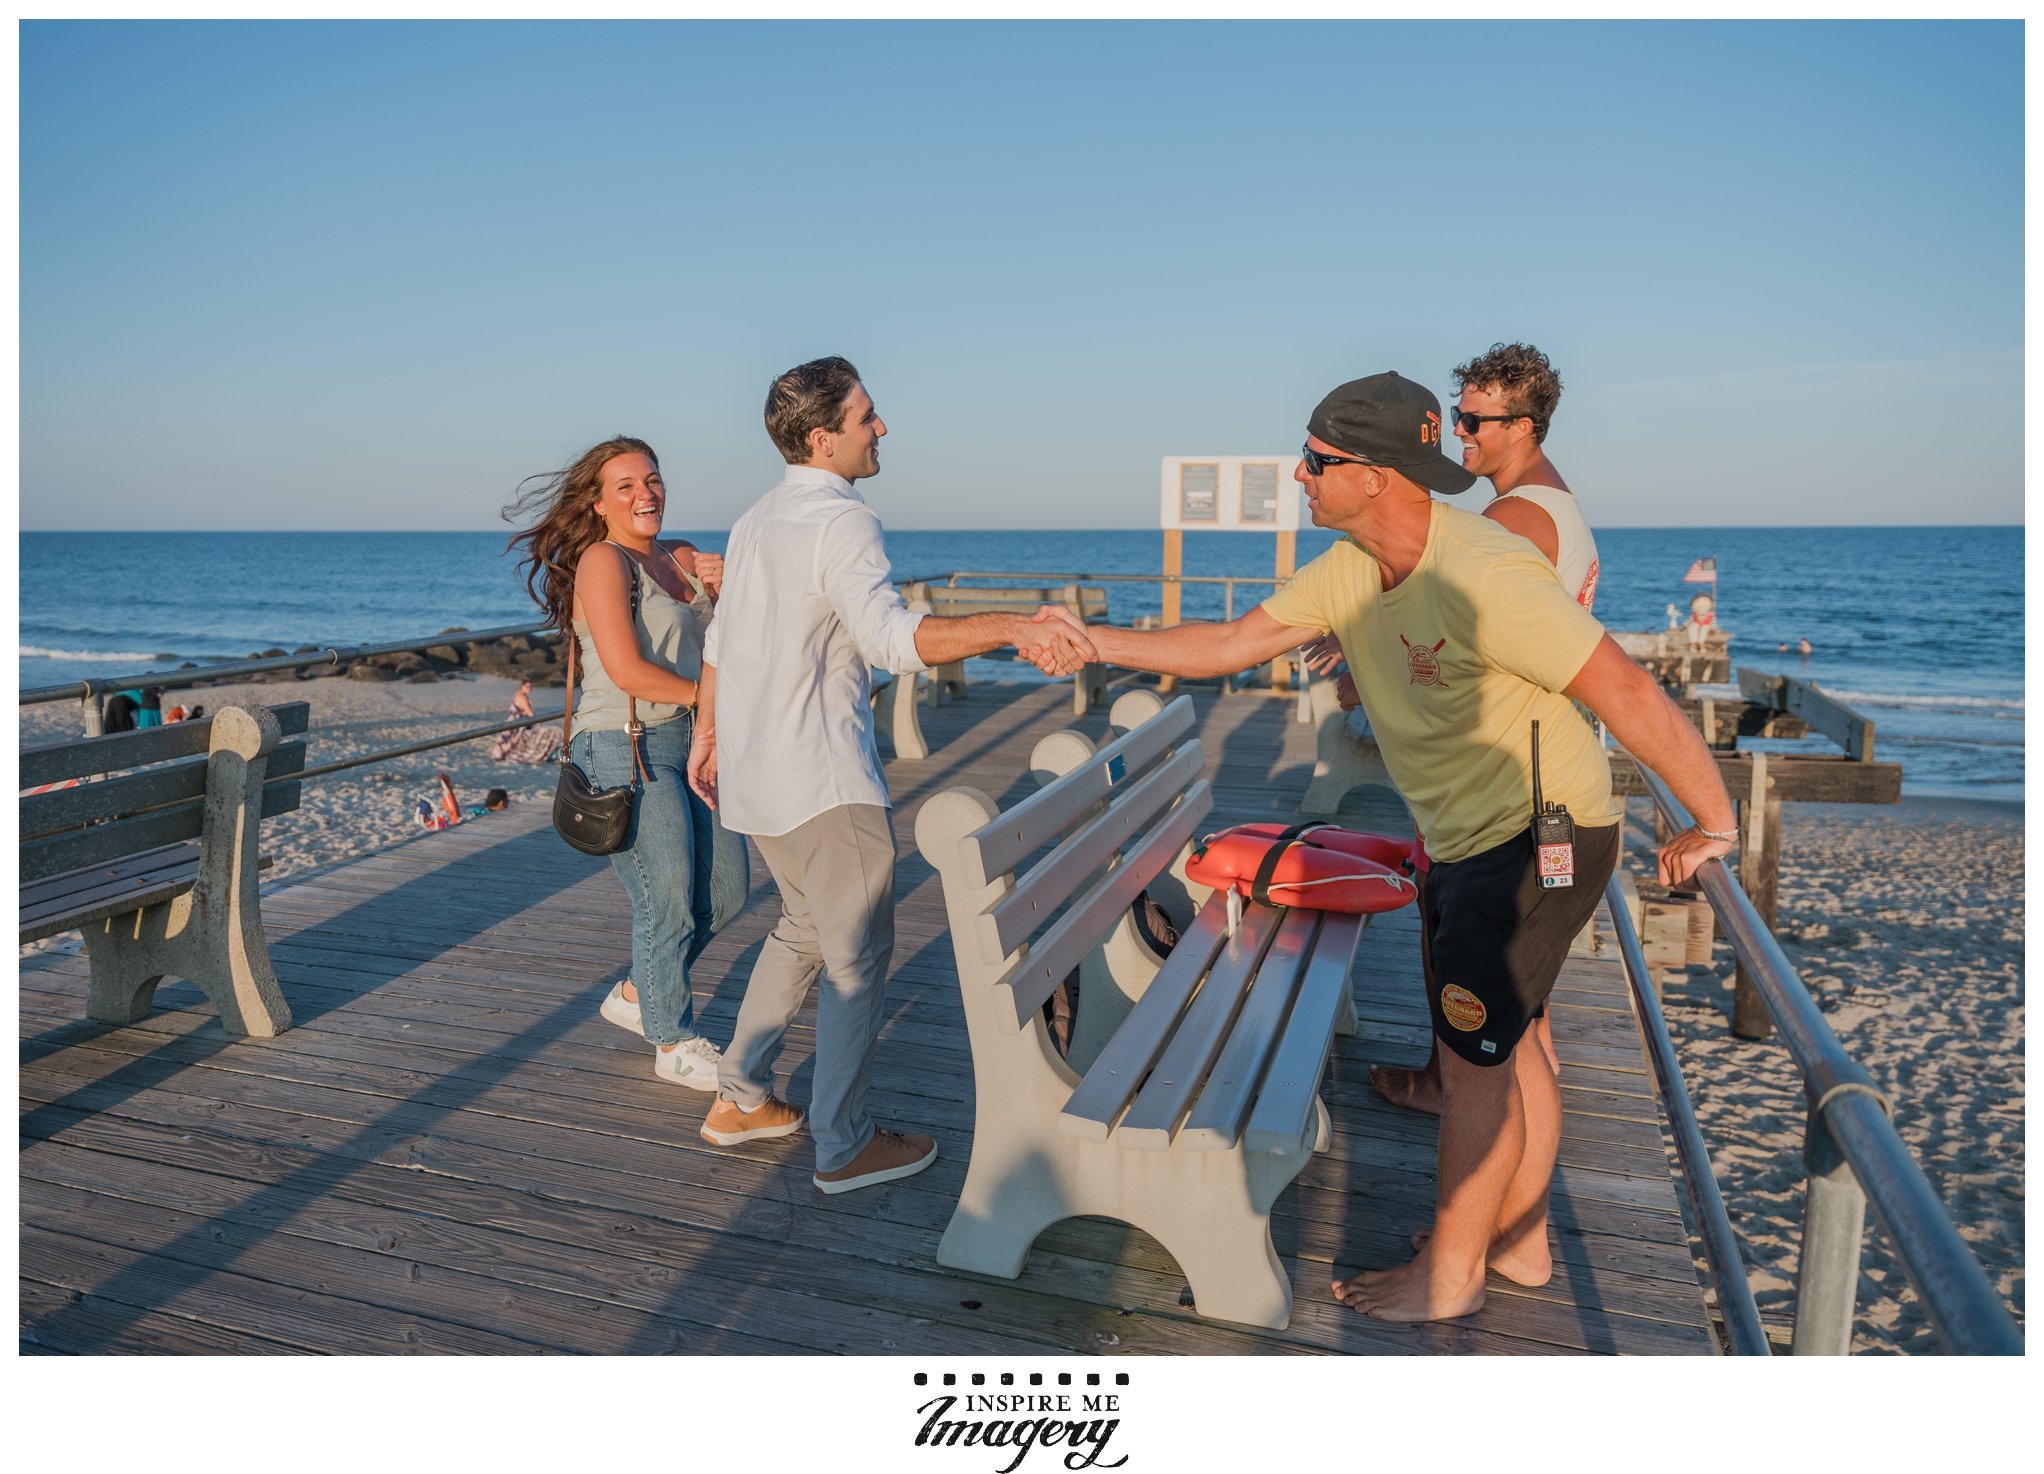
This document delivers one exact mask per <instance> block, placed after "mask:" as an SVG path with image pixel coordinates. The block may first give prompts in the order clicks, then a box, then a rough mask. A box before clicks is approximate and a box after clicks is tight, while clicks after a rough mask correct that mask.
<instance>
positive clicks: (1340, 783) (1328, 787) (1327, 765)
mask: <svg viewBox="0 0 2044 1474" xmlns="http://www.w3.org/2000/svg"><path fill="white" fill-rule="evenodd" d="M1334 684H1335V683H1334V682H1332V681H1315V682H1314V683H1313V684H1312V685H1311V686H1310V687H1308V688H1307V694H1308V695H1309V696H1310V697H1311V698H1312V703H1313V710H1314V712H1315V714H1316V715H1315V718H1314V719H1315V720H1316V721H1317V722H1318V723H1319V724H1320V730H1319V733H1318V734H1317V748H1316V751H1315V753H1314V757H1313V781H1312V782H1311V783H1309V784H1308V785H1307V786H1306V796H1305V797H1304V798H1302V799H1301V800H1299V812H1301V813H1303V814H1318V815H1322V816H1325V815H1331V814H1333V813H1334V812H1335V811H1336V810H1337V809H1339V808H1340V807H1341V801H1342V799H1343V798H1344V797H1346V796H1347V795H1348V793H1349V791H1350V790H1351V789H1355V788H1360V787H1362V785H1363V784H1365V783H1381V784H1383V785H1384V786H1385V787H1386V788H1391V787H1394V786H1395V785H1394V784H1393V783H1392V782H1391V774H1390V772H1389V770H1388V769H1386V768H1385V766H1384V759H1383V757H1382V755H1381V754H1379V752H1378V751H1377V744H1376V743H1375V742H1373V741H1370V740H1368V739H1365V738H1359V737H1357V736H1356V735H1355V733H1354V732H1352V731H1351V730H1350V729H1349V721H1348V719H1349V714H1348V713H1347V712H1345V711H1343V710H1342V709H1341V705H1340V703H1339V702H1338V701H1337V700H1336V698H1335V691H1334Z"/></svg>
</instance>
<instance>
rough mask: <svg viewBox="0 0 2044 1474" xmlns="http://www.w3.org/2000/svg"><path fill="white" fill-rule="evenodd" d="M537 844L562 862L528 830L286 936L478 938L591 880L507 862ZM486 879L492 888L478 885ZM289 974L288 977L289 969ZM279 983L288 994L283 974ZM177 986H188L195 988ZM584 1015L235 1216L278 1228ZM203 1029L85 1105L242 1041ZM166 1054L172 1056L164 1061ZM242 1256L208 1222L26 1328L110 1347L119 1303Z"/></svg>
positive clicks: (167, 1289) (355, 1140)
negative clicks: (451, 928)
mask: <svg viewBox="0 0 2044 1474" xmlns="http://www.w3.org/2000/svg"><path fill="white" fill-rule="evenodd" d="M534 847H544V848H545V850H546V852H547V855H548V856H549V858H559V857H560V854H561V849H562V847H561V844H560V841H559V840H558V839H557V838H555V836H554V835H553V834H552V833H551V832H550V831H546V830H535V831H532V832H530V833H527V834H522V835H519V836H516V837H514V838H511V839H508V840H505V841H504V842H503V843H502V844H499V845H495V846H492V847H490V848H489V849H486V850H481V851H477V852H476V853H473V854H469V855H465V856H462V857H460V858H458V859H455V860H452V861H450V862H449V863H448V864H446V865H444V866H442V867H440V868H438V869H436V870H432V871H430V872H426V873H423V874H419V875H416V876H413V877H410V878H408V879H407V880H406V882H405V884H403V885H402V886H400V887H396V888H394V889H392V890H391V891H389V892H387V893H385V894H382V895H377V896H373V897H370V898H368V899H366V900H364V901H363V902H362V903H361V904H360V905H357V906H353V907H349V908H348V909H347V910H345V911H343V912H341V913H339V914H338V915H336V916H334V917H332V918H331V919H329V920H327V921H323V922H317V923H314V924H313V925H311V926H309V927H306V928H305V929H303V930H302V931H299V932H297V933H295V934H294V935H293V937H292V941H293V942H294V943H296V944H299V945H312V946H317V945H318V944H319V942H320V941H321V938H322V936H323V935H326V936H343V935H347V936H360V935H363V934H364V933H365V930H366V931H367V932H368V933H369V934H372V935H373V934H376V933H378V932H381V933H382V934H385V935H400V934H403V933H404V932H406V931H407V930H409V929H411V928H412V927H414V926H415V925H416V922H417V919H418V917H419V916H420V915H421V914H422V913H423V914H438V915H444V916H446V917H449V918H460V920H459V922H458V923H457V924H456V926H455V929H456V930H457V931H458V932H459V933H460V935H461V941H473V940H474V939H476V938H478V937H480V936H482V935H483V934H484V933H486V932H488V931H489V930H490V929H491V928H492V927H494V926H496V925H498V924H499V923H502V922H506V921H510V920H512V919H513V918H515V917H517V916H519V915H521V914H522V913H524V912H525V911H527V910H529V909H530V908H532V907H534V906H537V905H539V904H540V903H541V902H543V901H544V900H546V899H547V898H548V897H549V896H552V895H554V894H557V893H558V892H560V891H562V890H566V889H567V888H569V887H570V886H572V885H575V884H576V883H578V882H580V881H581V880H583V879H584V878H586V875H587V873H588V872H587V870H586V869H585V868H584V867H582V866H579V865H570V864H567V863H561V864H558V865H551V866H534V867H529V868H528V867H522V866H507V865H506V863H505V862H506V861H507V860H509V859H512V858H514V857H516V856H518V855H520V854H522V853H526V852H528V851H530V850H531V849H532V848H534ZM510 873H515V874H517V875H519V876H520V877H521V884H519V885H518V886H516V887H515V888H514V887H507V886H506V885H505V884H504V877H505V876H506V875H507V874H510ZM541 877H548V878H541ZM484 881H487V882H488V884H483V883H482V882H484ZM461 941H450V942H447V943H445V944H444V945H443V947H442V951H443V953H444V952H446V951H451V950H453V949H454V948H455V947H457V946H459V945H461ZM361 960H362V961H363V962H364V964H365V967H366V966H367V965H368V963H369V962H370V959H368V958H366V957H365V958H362V959H361ZM378 960H383V961H388V960H387V959H378ZM411 966H412V964H410V963H407V962H405V961H402V960H399V961H395V962H388V965H387V966H386V967H385V968H384V969H383V970H382V972H381V975H380V976H379V975H378V974H377V972H376V971H366V972H365V973H364V974H363V976H362V982H361V984H360V987H359V988H358V990H357V991H358V992H360V993H365V994H366V993H371V992H374V991H375V990H376V989H377V988H379V987H381V986H382V985H383V984H384V983H389V982H394V981H396V980H397V979H398V978H400V977H403V976H404V975H405V974H406V973H407V972H408V971H410V970H411ZM285 971H286V972H288V969H286V970H285ZM286 988H287V993H288V989H289V983H288V980H287V982H286ZM183 991H185V992H193V990H190V989H186V990H183ZM291 1006H292V1011H293V1015H294V1018H295V1020H296V1022H297V1023H298V1024H299V1025H301V1026H302V1025H303V1024H305V1023H308V1022H310V1021H311V1020H313V1019H317V1018H319V1017H321V1016H322V1015H324V1014H326V1013H327V1012H329V1011H331V1010H332V1009H333V1008H334V1007H335V1006H337V1005H334V1004H332V1003H331V1002H329V1003H326V1004H321V1003H319V1002H318V1001H316V998H315V997H314V996H309V995H307V994H305V993H300V994H299V995H297V996H294V997H292V998H291ZM586 1016H587V1001H586V1000H585V999H584V998H583V997H581V996H579V994H578V995H576V996H572V997H569V998H567V999H564V1000H563V1002H562V1003H561V1005H560V1007H558V1008H556V1009H555V1010H553V1011H552V1012H551V1013H548V1014H546V1015H544V1016H543V1017H541V1018H540V1019H539V1020H537V1021H536V1022H535V1023H533V1024H532V1025H531V1026H530V1027H528V1028H526V1029H525V1030H523V1031H522V1032H521V1033H519V1034H518V1035H517V1036H515V1038H514V1039H513V1040H512V1041H511V1042H512V1044H514V1045H518V1046H524V1048H510V1049H505V1050H501V1051H498V1052H496V1053H493V1054H490V1055H484V1056H481V1057H478V1058H476V1059H475V1060H473V1061H471V1062H469V1063H467V1064H464V1065H461V1066H459V1067H457V1068H455V1069H453V1070H451V1071H449V1072H448V1073H446V1074H443V1075H437V1076H435V1077H434V1078H433V1080H432V1082H431V1084H430V1086H428V1087H426V1088H427V1089H428V1090H430V1092H431V1094H432V1095H433V1097H434V1099H433V1100H432V1101H431V1102H430V1103H429V1102H427V1101H425V1100H422V1099H421V1098H420V1097H418V1096H414V1097H411V1098H408V1099H405V1100H400V1101H398V1102H396V1103H395V1104H394V1105H392V1106H391V1108H390V1109H389V1110H388V1111H386V1112H385V1113H384V1115H383V1116H382V1118H381V1120H380V1121H379V1122H378V1123H377V1124H375V1125H373V1126H365V1127H364V1128H363V1129H362V1130H360V1131H359V1132H357V1133H356V1134H355V1135H354V1136H353V1137H352V1138H350V1139H349V1140H348V1141H346V1142H345V1143H343V1145H342V1146H341V1148H339V1149H337V1150H333V1151H330V1152H326V1153H323V1154H321V1155H319V1156H316V1157H315V1158H313V1159H312V1161H310V1162H308V1163H307V1164H306V1165H304V1166H302V1167H300V1168H298V1169H296V1170H294V1171H292V1172H290V1173H288V1174H287V1175H285V1176H284V1177H282V1178H280V1179H279V1180H278V1181H276V1182H273V1183H271V1184H269V1185H267V1186H265V1187H263V1188H261V1189H259V1190H258V1191H256V1192H255V1193H253V1194H252V1195H251V1196H249V1197H248V1198H246V1199H244V1200H243V1201H242V1202H241V1203H240V1204H238V1205H237V1207H236V1210H235V1213H234V1216H235V1217H236V1218H237V1219H241V1220H244V1221H261V1222H267V1223H269V1224H270V1227H269V1230H268V1232H269V1233H274V1232H276V1229H277V1227H278V1226H279V1225H281V1224H282V1223H283V1222H286V1221H288V1220H289V1219H290V1218H291V1217H292V1216H294V1214H295V1212H296V1205H297V1204H298V1203H299V1202H300V1201H301V1200H302V1199H303V1198H304V1197H305V1196H306V1195H307V1194H309V1193H317V1192H319V1191H321V1190H323V1189H326V1188H329V1187H331V1186H332V1185H333V1184H334V1183H336V1182H340V1181H344V1180H345V1179H347V1178H349V1177H352V1176H355V1175H357V1174H359V1173H362V1172H364V1171H366V1170H368V1169H370V1168H371V1167H372V1166H373V1165H374V1162H375V1158H376V1157H377V1156H378V1154H379V1153H381V1152H383V1151H385V1150H388V1149H389V1148H391V1147H393V1146H395V1145H397V1144H398V1143H400V1142H403V1141H404V1140H406V1139H407V1138H413V1137H418V1136H421V1135H423V1134H425V1133H426V1132H427V1131H428V1130H429V1128H430V1127H432V1126H433V1124H434V1123H436V1122H438V1121H440V1120H442V1119H444V1118H446V1117H448V1116H450V1115H452V1114H454V1113H456V1112H458V1111H460V1110H462V1109H463V1108H465V1107H466V1106H467V1105H469V1104H470V1103H472V1102H473V1101H474V1100H475V1099H476V1098H477V1097H479V1096H481V1095H482V1094H483V1093H484V1092H486V1091H488V1090H489V1089H490V1088H491V1087H493V1086H495V1085H498V1084H500V1083H501V1082H502V1081H503V1078H504V1076H505V1075H506V1074H507V1073H509V1072H510V1071H511V1070H512V1069H514V1068H516V1067H517V1065H518V1064H519V1062H520V1060H521V1058H522V1057H523V1056H524V1054H525V1053H526V1050H527V1049H530V1048H533V1047H536V1046H538V1045H541V1044H545V1043H548V1042H551V1041H553V1040H555V1039H558V1038H559V1037H560V1036H561V1035H562V1034H564V1033H565V1032H566V1031H567V1030H568V1029H569V1028H570V1027H572V1026H573V1025H575V1024H578V1023H580V1022H582V1021H583V1019H584V1018H585V1017H586ZM206 1027H207V1031H208V1033H209V1034H210V1035H211V1036H212V1037H208V1038H205V1039H203V1041H194V1042H195V1043H200V1044H201V1051H200V1052H199V1054H198V1058H197V1059H194V1058H193V1057H192V1055H193V1052H194V1051H192V1050H190V1049H176V1050H166V1051H163V1052H162V1053H161V1054H159V1055H152V1056H148V1057H144V1058H141V1059H137V1060H135V1061H134V1062H133V1063H131V1064H128V1065H124V1066H122V1067H121V1068H120V1069H118V1070H116V1071H114V1072H113V1073H112V1074H111V1075H109V1076H108V1077H106V1078H105V1079H103V1080H101V1081H99V1082H97V1083H96V1084H95V1085H94V1086H92V1087H90V1091H91V1095H92V1098H93V1105H92V1107H91V1109H93V1110H97V1111H104V1110H106V1109H108V1106H109V1102H108V1101H107V1098H106V1091H107V1087H108V1086H109V1085H111V1086H113V1087H114V1088H115V1089H116V1090H117V1091H121V1092H125V1093H126V1094H135V1093H139V1092H141V1091H144V1090H147V1089H149V1088H151V1087H152V1086H156V1085H160V1084H162V1083H164V1082H165V1081H167V1080H169V1079H170V1078H171V1077H173V1076H175V1075H177V1074H180V1073H182V1072H183V1071H184V1070H186V1069H189V1068H190V1067H191V1066H192V1065H193V1064H195V1063H198V1062H200V1061H202V1060H204V1059H209V1058H212V1057H214V1056H216V1055H218V1054H220V1053H221V1052H222V1051H223V1050H226V1049H228V1048H230V1047H233V1046H235V1045H237V1044H239V1043H240V1042H241V1041H238V1040H232V1039H229V1038H228V1037H227V1036H226V1035H225V1034H224V1033H223V1032H222V1031H221V1030H220V1026H219V1024H218V1023H217V1022H213V1023H209V1024H208V1025H207V1026H206ZM105 1032H109V1030H108V1029H107V1027H106V1026H103V1025H97V1024H82V1025H77V1026H74V1027H73V1028H71V1029H59V1030H56V1031H54V1032H53V1033H51V1034H46V1035H43V1036H40V1037H39V1038H38V1039H36V1040H30V1041H26V1042H25V1043H24V1046H23V1063H24V1064H26V1063H28V1061H29V1059H30V1058H31V1057H33V1058H41V1057H45V1056H47V1055H49V1054H51V1053H54V1052H57V1051H59V1050H61V1049H63V1048H65V1047H67V1045H68V1043H70V1042H72V1041H75V1040H76V1039H77V1038H80V1037H91V1036H93V1035H96V1034H100V1033H105ZM289 1037H290V1036H289V1035H288V1034H287V1035H285V1036H284V1040H285V1041H288V1040H289ZM249 1047H264V1046H249ZM173 1055H175V1056H176V1057H171V1056H173ZM83 1093H84V1092H80V1094H83ZM422 1093H423V1092H422ZM69 1098H70V1097H67V1098H66V1099H67V1100H68V1099H69ZM71 1119H72V1111H71V1110H70V1109H68V1108H66V1102H65V1101H57V1102H53V1103H50V1104H47V1105H44V1106H42V1107H39V1108H38V1109H36V1110H33V1111H30V1112H28V1113H27V1114H26V1115H24V1116H23V1117H22V1118H21V1137H22V1140H23V1142H24V1144H26V1143H28V1142H30V1141H39V1140H45V1139H48V1138H49V1137H51V1136H53V1135H55V1134H56V1133H57V1132H59V1131H61V1130H62V1129H63V1128H64V1126H65V1125H67V1124H69V1122H70V1120H71ZM262 1236H267V1235H262ZM246 1252H247V1245H245V1244H244V1245H236V1244H235V1243H234V1242H232V1241H231V1240H229V1239H227V1238H224V1237H223V1236H222V1235H221V1234H220V1233H219V1232H218V1231H217V1229H216V1227H215V1226H214V1225H213V1224H212V1223H210V1222H207V1223H202V1224H201V1225H200V1226H198V1227H195V1228H193V1229H192V1230H190V1231H189V1232H187V1233H185V1234H183V1235H180V1236H179V1237H178V1238H176V1239H173V1240H171V1241H169V1242H167V1243H165V1244H162V1245H160V1246H158V1247H156V1248H155V1249H154V1250H153V1251H152V1253H151V1254H150V1255H149V1256H148V1257H147V1258H145V1259H143V1260H142V1261H140V1262H138V1263H137V1264H136V1265H135V1266H133V1267H132V1268H130V1269H126V1270H121V1271H118V1272H116V1273H115V1274H114V1275H113V1276H112V1277H110V1278H109V1279H108V1280H107V1281H105V1282H104V1283H102V1284H99V1285H97V1286H95V1287H94V1295H93V1304H92V1305H91V1306H90V1307H89V1308H88V1307H86V1306H85V1305H83V1304H82V1303H81V1304H79V1305H74V1306H66V1307H63V1308H60V1309H58V1310H56V1311H54V1312H53V1313H51V1314H50V1315H48V1316H46V1317H44V1318H43V1319H42V1320H40V1321H36V1322H32V1323H31V1322H27V1321H25V1322H24V1324H23V1331H24V1333H25V1334H33V1333H34V1332H36V1331H38V1330H45V1331H48V1332H49V1333H50V1334H51V1339H52V1340H54V1341H56V1342H58V1343H59V1344H66V1345H71V1346H75V1347H78V1348H80V1349H84V1350H91V1349H94V1348H96V1347H103V1346H107V1345H109V1344H115V1343H117V1342H118V1340H119V1337H120V1335H121V1333H122V1331H123V1330H124V1329H126V1326H127V1323H128V1322H129V1321H132V1319H133V1318H134V1317H133V1316H132V1315H130V1316H127V1317H123V1316H122V1315H121V1314H120V1311H119V1307H120V1306H124V1305H136V1306H156V1305H160V1304H163V1303H166V1302H167V1301H169V1300H170V1299H171V1298H172V1297H173V1296H174V1295H175V1294H176V1293H177V1292H178V1291H180V1290H183V1289H187V1288H191V1287H194V1286H196V1285H198V1284H200V1283H201V1282H202V1281H204V1280H205V1279H206V1278H207V1277H208V1276H209V1275H211V1274H212V1273H213V1272H214V1271H215V1270H218V1269H226V1268H229V1267H231V1266H232V1265H233V1264H234V1263H235V1262H236V1261H237V1260H238V1259H240V1258H241V1257H242V1255H243V1254H244V1253H246ZM110 1312H111V1313H110Z"/></svg>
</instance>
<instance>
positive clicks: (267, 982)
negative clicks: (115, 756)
mask: <svg viewBox="0 0 2044 1474" xmlns="http://www.w3.org/2000/svg"><path fill="white" fill-rule="evenodd" d="M280 735H281V734H280V732H279V730H278V727H277V719H276V718H275V717H274V716H272V715H271V714H270V713H269V712H268V711H267V710H264V709H262V708H260V707H258V708H256V709H254V710H249V709H247V708H244V707H238V706H229V707H224V708H222V709H221V711H220V712H219V714H218V715H216V716H215V717H214V718H213V748H212V753H211V755H210V757H209V758H208V760H207V770H206V808H205V818H204V826H205V827H204V830H203V833H202V837H201V839H200V855H199V877H198V880H197V882H196V883H195V884H194V885H193V886H192V888H191V889H190V890H189V891H187V892H185V893H184V894H183V895H181V896H176V897H173V898H172V899H171V900H169V901H166V902H164V903H163V904H162V905H159V906H150V907H147V908H145V909H143V910H141V911H131V912H129V913H128V914H127V915H125V916H115V917H110V918H108V919H107V920H105V921H102V922H95V923H94V924H93V925H91V926H88V927H86V928H85V951H86V957H87V960H88V961H89V962H90V963H91V965H92V981H91V985H90V987H89V989H88V992H87V995H86V1011H87V1013H88V1015H89V1016H90V1017H92V1018H94V1019H97V1020H99V1021H100V1022H102V1023H110V1024H127V1023H133V1022H134V1021H135V1020H136V1019H138V1018H140V1017H142V1016H143V1014H145V1013H147V1012H148V1011H149V1006H150V1004H151V1002H152V1001H153V1000H154V998H155V994H156V987H157V984H158V983H160V982H161V981H162V980H163V979H164V978H165V977H180V978H184V979H185V980H187V981H188V982H191V983H193V984H195V985H196V986H197V987H198V988H199V990H200V991H201V992H203V993H204V994H205V995H206V997H207V998H208V999H209V1000H210V1001H211V1002H212V1004H213V1007H214V1008H215V1009H217V1010H218V1011H219V1014H220V1022H221V1024H222V1025H223V1026H225V1028H226V1030H227V1032H228V1033H230V1034H242V1035H248V1036H252V1037H254V1038H258V1039H268V1038H271V1037H273V1036H274V1035H277V1034H281V1033H283V1032H284V1030H286V1029H288V1028H290V1027H291V1010H290V1008H289V1006H288V1005H287V1004H286V1003H285V1002H284V993H283V990H282V989H281V988H280V987H278V985H277V975H276V973H275V972H274V971H273V970H272V969H271V967H270V946H269V941H268V939H267V938H266V937H264V935H263V918H262V910H261V907H260V905H259V902H258V898H257V891H256V877H257V867H256V831H257V825H258V821H259V816H260V815H261V813H262V789H263V773H264V770H265V768H266V767H267V762H266V760H265V759H266V755H267V754H268V753H269V752H270V751H271V750H272V749H273V748H275V747H276V745H277V742H278V740H279V738H280Z"/></svg>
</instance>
